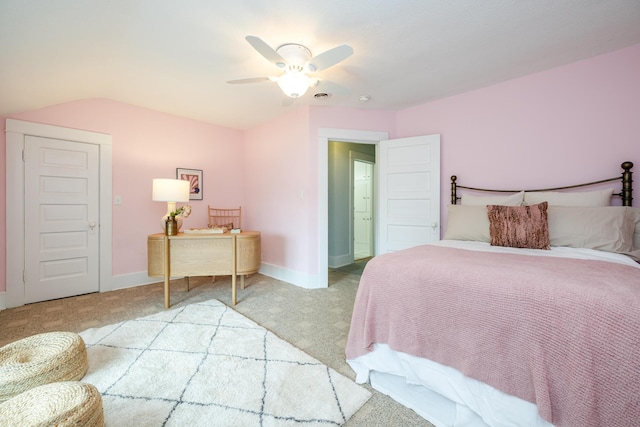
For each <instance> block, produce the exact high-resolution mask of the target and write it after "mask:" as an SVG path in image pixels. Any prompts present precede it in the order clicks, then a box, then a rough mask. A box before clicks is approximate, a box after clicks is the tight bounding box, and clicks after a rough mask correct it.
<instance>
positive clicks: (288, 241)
mask: <svg viewBox="0 0 640 427" xmlns="http://www.w3.org/2000/svg"><path fill="white" fill-rule="evenodd" d="M308 128H309V110H308V108H306V107H304V108H298V109H296V110H293V111H292V112H290V113H287V114H284V115H282V116H280V117H278V118H277V119H275V120H272V121H271V122H268V123H265V124H263V125H260V126H257V127H255V128H253V129H250V130H247V131H246V132H245V135H244V142H245V147H244V173H245V183H246V187H245V195H246V200H245V206H246V215H247V219H248V221H249V222H250V224H251V227H252V228H253V229H256V230H260V231H261V234H262V261H263V262H264V263H268V264H273V265H276V266H279V267H283V268H286V269H289V270H292V271H304V272H306V271H307V258H306V253H307V250H306V248H305V245H306V241H307V239H308V237H309V234H310V233H311V231H310V225H309V220H308V215H309V210H310V199H309V196H308V193H309V187H310V182H309V179H310V178H309V173H308V169H309V162H310V156H311V155H310V152H309V139H308ZM243 209H244V208H243ZM243 213H244V211H243Z"/></svg>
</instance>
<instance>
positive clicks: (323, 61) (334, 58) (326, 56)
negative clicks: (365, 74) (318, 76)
mask: <svg viewBox="0 0 640 427" xmlns="http://www.w3.org/2000/svg"><path fill="white" fill-rule="evenodd" d="M351 55H353V48H352V47H351V46H349V45H348V44H343V45H341V46H338V47H334V48H333V49H329V50H328V51H326V52H323V53H321V54H320V55H318V56H314V57H313V58H311V61H309V71H310V72H312V73H313V72H316V71H322V70H325V69H327V68H329V67H332V66H334V65H336V64H337V63H338V62H341V61H344V60H345V59H347V58H348V57H350V56H351Z"/></svg>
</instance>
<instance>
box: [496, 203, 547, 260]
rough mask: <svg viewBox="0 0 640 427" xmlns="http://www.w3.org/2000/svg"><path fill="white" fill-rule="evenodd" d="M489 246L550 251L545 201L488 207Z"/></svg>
mask: <svg viewBox="0 0 640 427" xmlns="http://www.w3.org/2000/svg"><path fill="white" fill-rule="evenodd" d="M487 213H488V215H489V234H490V235H491V246H507V247H510V248H527V249H551V248H550V246H549V225H548V222H547V202H542V203H538V204H537V205H531V206H499V205H489V206H487Z"/></svg>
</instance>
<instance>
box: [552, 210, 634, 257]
mask: <svg viewBox="0 0 640 427" xmlns="http://www.w3.org/2000/svg"><path fill="white" fill-rule="evenodd" d="M547 213H548V218H549V238H550V240H551V246H568V247H572V248H587V249H597V250H600V251H606V252H616V253H625V252H631V251H633V237H634V236H633V235H634V229H635V228H636V224H637V223H636V212H634V211H633V208H630V207H623V206H606V207H574V206H550V207H549V209H548V212H547Z"/></svg>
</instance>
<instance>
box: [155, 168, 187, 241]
mask: <svg viewBox="0 0 640 427" xmlns="http://www.w3.org/2000/svg"><path fill="white" fill-rule="evenodd" d="M189 187H190V186H189V181H184V180H181V179H154V180H153V195H152V199H153V201H154V202H167V213H166V214H165V215H164V216H163V217H162V220H161V222H160V225H161V226H162V230H164V229H165V226H166V221H167V217H168V216H169V213H171V212H172V211H175V210H176V202H188V201H189V190H190V188H189ZM176 221H177V222H178V230H180V227H182V217H181V216H177V217H176Z"/></svg>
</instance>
